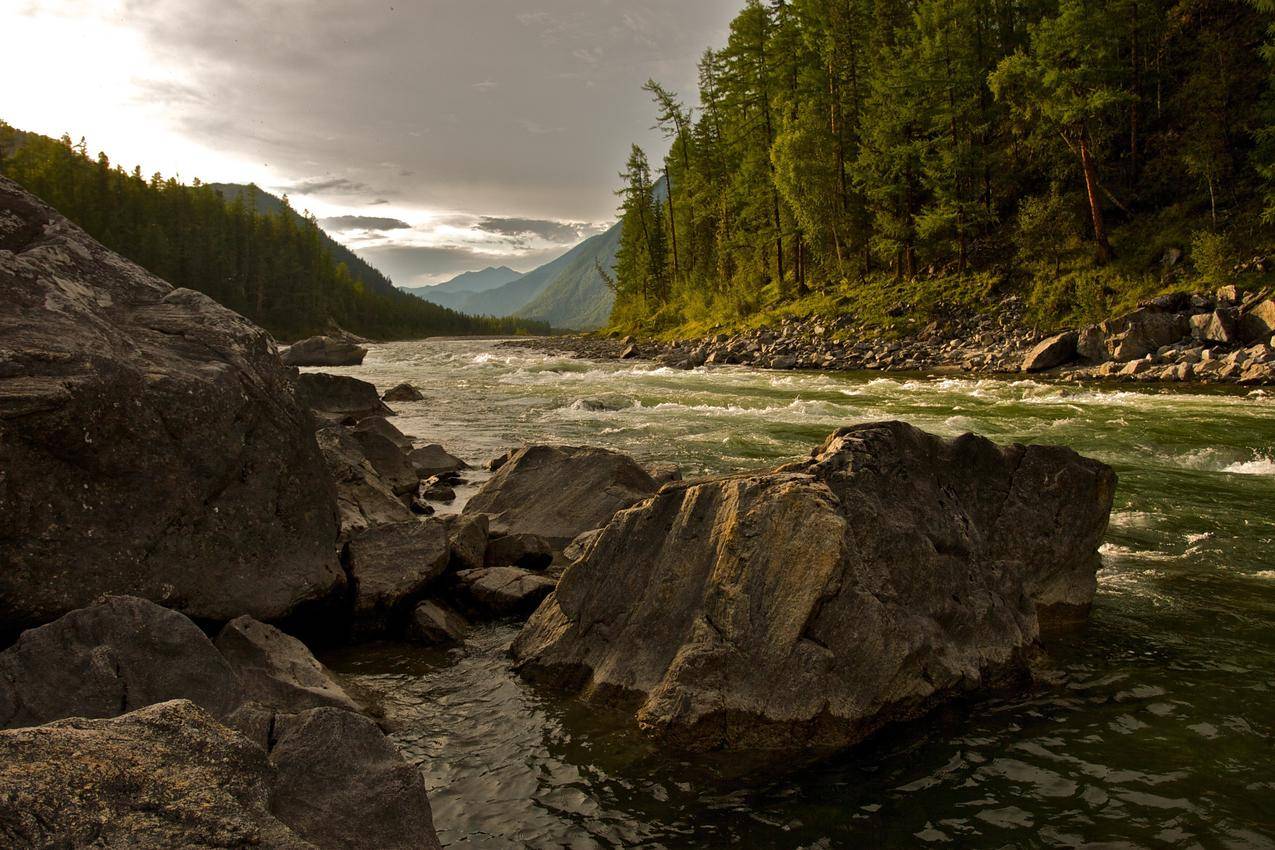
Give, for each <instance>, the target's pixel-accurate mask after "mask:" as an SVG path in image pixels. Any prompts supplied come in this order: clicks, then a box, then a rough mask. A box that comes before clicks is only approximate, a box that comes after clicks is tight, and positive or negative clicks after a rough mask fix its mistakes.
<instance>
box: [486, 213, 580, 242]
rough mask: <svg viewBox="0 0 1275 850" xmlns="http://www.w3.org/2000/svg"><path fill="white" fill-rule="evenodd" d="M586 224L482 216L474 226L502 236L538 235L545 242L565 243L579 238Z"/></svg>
mask: <svg viewBox="0 0 1275 850" xmlns="http://www.w3.org/2000/svg"><path fill="white" fill-rule="evenodd" d="M585 226H586V225H582V224H578V223H576V222H570V221H550V220H546V219H537V218H492V217H490V216H488V217H485V218H483V219H482V220H481V221H479V222H478V223H476V224H475V225H474V227H476V228H477V229H479V230H485V231H487V232H488V233H499V234H501V235H502V236H539V237H540V238H541V239H543V240H545V241H546V242H556V243H558V244H567V243H569V242H575V241H576V240H578V239H579V238H580V232H581V230H583V229H584V227H585Z"/></svg>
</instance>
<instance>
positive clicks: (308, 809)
mask: <svg viewBox="0 0 1275 850" xmlns="http://www.w3.org/2000/svg"><path fill="white" fill-rule="evenodd" d="M270 763H271V765H273V766H274V768H275V780H274V783H273V786H272V788H271V794H270V806H271V810H272V811H273V812H274V813H275V814H276V816H277V817H278V818H279V819H280V820H282V821H283V822H284V823H286V824H288V826H290V827H291V828H292V829H293V830H294V831H295V832H296V833H298V834H299V835H300V836H301V837H302V838H304V839H305V840H307V841H309V842H311V843H312V844H314V845H315V846H316V847H334V848H335V847H340V848H346V850H438V848H439V847H440V846H441V845H440V844H439V842H438V836H437V835H436V834H435V832H434V822H433V817H432V815H431V812H430V806H429V798H428V797H427V796H426V793H425V780H424V778H423V777H422V776H421V772H420V771H419V770H418V769H417V768H415V767H414V766H412V765H410V764H408V763H407V761H406V760H404V758H403V757H402V756H401V755H399V753H398V751H397V750H396V749H395V748H394V745H393V744H391V743H390V742H389V740H387V739H386V737H385V736H384V735H383V734H381V731H380V729H378V728H377V726H376V724H375V723H373V722H372V721H371V720H369V719H368V718H366V717H363V716H361V715H358V714H352V713H350V712H348V711H340V710H338V709H333V708H316V709H312V710H310V711H306V712H303V713H301V714H292V715H283V716H280V717H279V718H277V719H276V721H275V728H274V744H273V746H272V747H271V749H270Z"/></svg>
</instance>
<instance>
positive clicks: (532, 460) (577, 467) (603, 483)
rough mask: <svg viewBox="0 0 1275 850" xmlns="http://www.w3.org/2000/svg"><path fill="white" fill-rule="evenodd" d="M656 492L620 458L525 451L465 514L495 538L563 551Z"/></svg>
mask: <svg viewBox="0 0 1275 850" xmlns="http://www.w3.org/2000/svg"><path fill="white" fill-rule="evenodd" d="M659 489H660V488H659V485H658V484H656V482H655V480H654V479H653V478H651V476H650V475H649V474H648V473H647V471H646V470H645V469H643V468H642V467H641V466H639V465H638V464H637V463H636V462H635V461H634V460H633V459H632V458H630V457H627V456H625V455H622V454H619V453H618V452H612V451H607V450H606V449H596V448H589V447H571V446H527V447H525V448H523V449H521V450H519V451H518V452H516V453H515V454H514V455H513V456H512V457H511V458H510V459H509V460H508V461H507V462H506V463H504V464H503V465H501V467H500V469H498V470H497V471H496V473H495V474H494V475H493V476H492V477H491V478H490V479H489V480H488V481H487V482H486V483H485V484H484V485H483V488H482V489H481V490H480V491H479V492H478V494H477V495H475V496H474V497H473V498H472V499H470V500H469V503H468V504H467V505H466V506H465V511H464V512H465V513H467V514H470V513H483V514H487V516H488V517H489V519H490V522H491V530H492V533H493V534H514V533H517V532H526V533H529V534H538V535H540V536H541V537H544V538H545V539H546V540H548V541H549V543H550V544H551V545H552V546H553V547H554V548H555V549H558V550H561V549H562V548H564V547H565V546H566V545H567V544H569V543H570V542H571V541H572V540H574V539H575V538H576V537H578V536H579V535H581V534H583V533H584V532H586V531H589V530H590V529H594V528H599V527H601V526H603V525H605V524H606V523H607V521H608V520H610V519H611V517H612V516H614V515H615V512H616V511H620V510H623V509H624V508H627V507H630V506H632V505H634V504H636V503H638V502H640V501H642V500H643V499H645V498H647V497H649V496H651V495H653V494H654V493H655V492H656V491H657V490H659Z"/></svg>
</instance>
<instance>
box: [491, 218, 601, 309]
mask: <svg viewBox="0 0 1275 850" xmlns="http://www.w3.org/2000/svg"><path fill="white" fill-rule="evenodd" d="M621 230H622V228H621V226H620V225H618V224H617V225H615V226H614V227H612V228H611V229H610V230H608V231H607V232H606V233H603V234H601V235H600V236H594V237H593V238H592V239H589V240H587V241H585V242H584V243H583V244H582V245H581V246H580V247H581V248H587V250H584V251H581V252H580V253H579V255H578V256H576V257H575V258H574V259H573V260H572V262H570V263H569V264H568V265H567V266H566V268H564V269H562V270H561V271H560V272H559V273H558V274H557V275H556V276H555V277H554V278H553V280H551V281H550V282H549V283H548V285H546V286H545V288H544V289H542V290H540V294H539V295H537V296H536V297H535V298H533V299H531V301H530V302H528V303H527V305H526V306H525V307H523V308H522V309H521V310H519V311H518V312H517V313H516V314H515V315H517V316H519V317H521V318H524V319H535V320H537V321H542V322H548V323H549V324H550V325H552V326H554V327H555V328H572V329H574V330H582V331H583V330H595V329H597V328H600V327H603V326H604V325H606V323H607V320H608V319H609V318H610V316H611V305H612V304H613V303H614V302H615V293H613V292H612V291H611V289H610V287H608V286H607V284H606V281H604V280H603V279H602V275H600V274H598V264H601V266H602V268H603V269H605V270H606V272H607V274H613V273H614V271H615V255H616V252H617V251H618V250H619V249H620V233H621Z"/></svg>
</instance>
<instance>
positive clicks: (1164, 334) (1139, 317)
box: [1077, 303, 1191, 363]
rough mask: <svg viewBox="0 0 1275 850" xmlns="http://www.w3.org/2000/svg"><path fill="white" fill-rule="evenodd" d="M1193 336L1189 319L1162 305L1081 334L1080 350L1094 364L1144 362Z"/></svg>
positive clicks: (1106, 323)
mask: <svg viewBox="0 0 1275 850" xmlns="http://www.w3.org/2000/svg"><path fill="white" fill-rule="evenodd" d="M1190 332H1191V327H1190V321H1189V319H1188V318H1187V317H1186V316H1185V315H1183V314H1181V313H1176V312H1172V311H1169V310H1166V309H1164V307H1163V306H1162V305H1159V304H1153V303H1152V304H1149V305H1148V306H1145V307H1140V308H1139V309H1137V310H1134V311H1133V312H1132V313H1127V314H1125V315H1123V316H1120V317H1119V318H1116V319H1110V320H1108V321H1106V322H1103V323H1102V324H1099V325H1092V326H1090V327H1088V328H1086V329H1085V330H1084V331H1082V332H1081V334H1080V338H1079V340H1078V342H1077V349H1078V352H1079V354H1080V356H1081V357H1083V358H1085V359H1086V360H1088V361H1090V362H1093V363H1105V362H1106V361H1108V360H1115V361H1118V362H1121V363H1124V362H1128V361H1130V360H1140V359H1142V358H1143V357H1146V356H1147V355H1148V354H1154V353H1155V352H1156V351H1158V350H1159V349H1160V348H1162V347H1164V346H1166V345H1171V344H1173V343H1175V342H1177V341H1178V340H1180V339H1182V338H1184V337H1186V336H1188V335H1189V334H1190Z"/></svg>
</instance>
